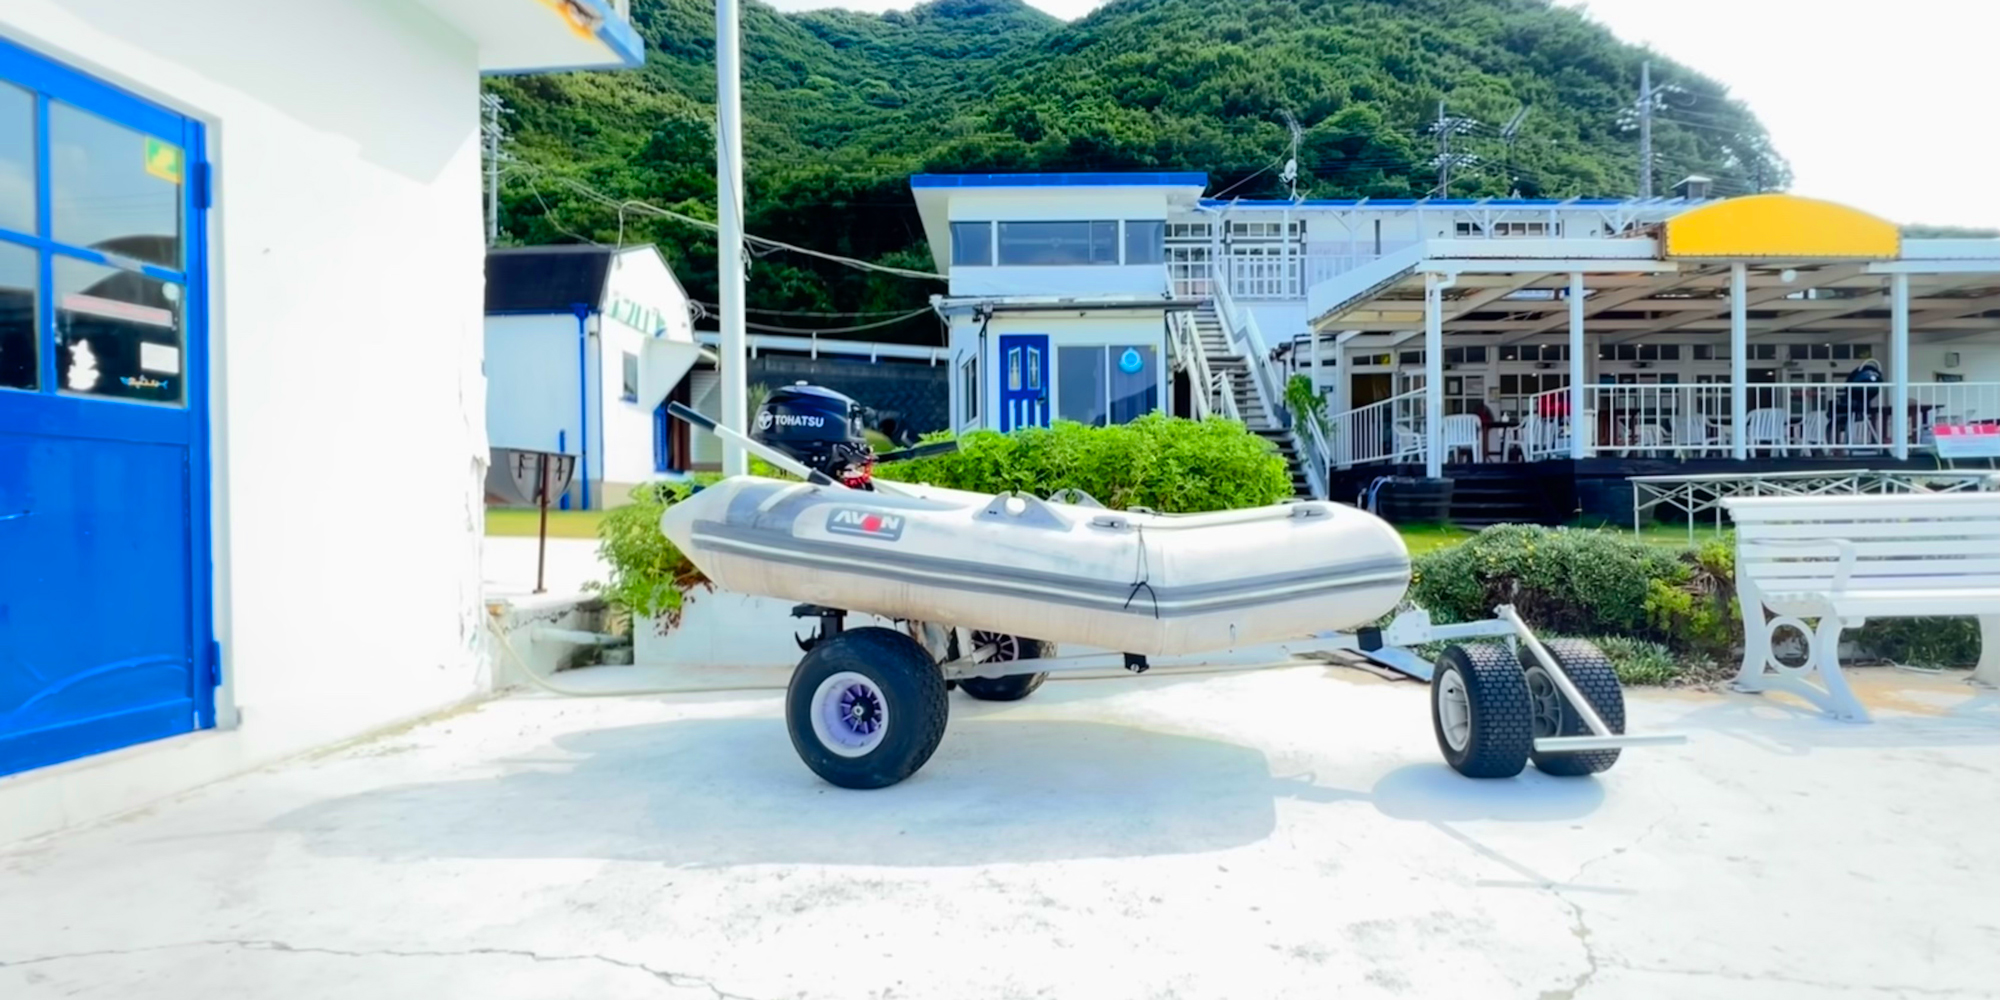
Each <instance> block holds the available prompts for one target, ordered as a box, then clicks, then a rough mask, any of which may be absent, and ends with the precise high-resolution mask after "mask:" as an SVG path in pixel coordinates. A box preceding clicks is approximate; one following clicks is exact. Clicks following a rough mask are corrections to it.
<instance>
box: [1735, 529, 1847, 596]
mask: <svg viewBox="0 0 2000 1000" xmlns="http://www.w3.org/2000/svg"><path fill="white" fill-rule="evenodd" d="M1757 544H1758V545H1801V546H1803V545H1831V546H1833V547H1834V548H1835V549H1837V550H1839V552H1840V564H1839V565H1838V566H1836V567H1834V570H1833V593H1834V594H1835V595H1838V594H1840V593H1841V592H1843V591H1845V590H1846V589H1847V579H1848V577H1850V576H1852V575H1853V574H1854V558H1855V553H1854V543H1853V542H1852V541H1849V540H1848V539H1845V538H1760V539H1758V540H1757Z"/></svg>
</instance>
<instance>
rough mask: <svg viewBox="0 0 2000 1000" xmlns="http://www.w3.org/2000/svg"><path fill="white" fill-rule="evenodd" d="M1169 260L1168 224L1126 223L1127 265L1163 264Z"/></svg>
mask: <svg viewBox="0 0 2000 1000" xmlns="http://www.w3.org/2000/svg"><path fill="white" fill-rule="evenodd" d="M1166 259H1167V224H1166V223H1164V222H1144V221H1137V220H1135V221H1129V222H1127V223H1125V263H1126V264H1127V265H1128V266H1129V265H1132V264H1161V263H1165V262H1166Z"/></svg>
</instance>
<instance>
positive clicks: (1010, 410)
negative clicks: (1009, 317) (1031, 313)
mask: <svg viewBox="0 0 2000 1000" xmlns="http://www.w3.org/2000/svg"><path fill="white" fill-rule="evenodd" d="M999 367H1000V429H1001V430H1002V431H1011V430H1016V429H1019V428H1022V427H1047V426H1048V425H1049V336H1048V334H1046V333H1009V334H1004V335H1002V336H1001V337H1000V365H999Z"/></svg>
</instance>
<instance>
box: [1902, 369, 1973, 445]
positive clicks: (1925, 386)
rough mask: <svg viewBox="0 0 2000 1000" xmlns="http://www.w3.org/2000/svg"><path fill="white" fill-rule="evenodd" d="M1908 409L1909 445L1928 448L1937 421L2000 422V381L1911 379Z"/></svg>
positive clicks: (1945, 422)
mask: <svg viewBox="0 0 2000 1000" xmlns="http://www.w3.org/2000/svg"><path fill="white" fill-rule="evenodd" d="M1883 393H1884V395H1885V396H1886V395H1887V394H1888V387H1887V386H1884V387H1883ZM1910 410H1911V415H1910V416H1911V433H1910V444H1911V445H1912V446H1913V447H1920V448H1928V447H1931V446H1932V443H1933V441H1932V435H1931V428H1932V427H1934V426H1936V425H1938V424H1978V423H1988V422H1991V421H2000V382H1912V383H1910Z"/></svg>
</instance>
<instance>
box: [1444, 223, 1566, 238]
mask: <svg viewBox="0 0 2000 1000" xmlns="http://www.w3.org/2000/svg"><path fill="white" fill-rule="evenodd" d="M1454 231H1455V232H1456V234H1457V235H1459V236H1464V237H1480V236H1489V235H1490V236H1492V237H1493V238H1495V239H1503V238H1516V239H1518V238H1522V237H1545V236H1561V235H1562V223H1560V222H1558V223H1555V224H1553V225H1551V224H1549V223H1547V222H1496V223H1494V224H1493V231H1492V232H1491V233H1490V234H1489V233H1487V232H1485V231H1483V230H1482V229H1481V228H1480V226H1479V223H1477V222H1461V223H1459V224H1458V225H1457V226H1456V227H1455V229H1454Z"/></svg>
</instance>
